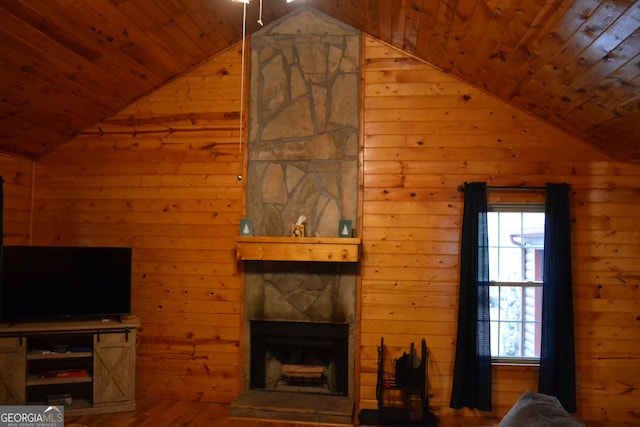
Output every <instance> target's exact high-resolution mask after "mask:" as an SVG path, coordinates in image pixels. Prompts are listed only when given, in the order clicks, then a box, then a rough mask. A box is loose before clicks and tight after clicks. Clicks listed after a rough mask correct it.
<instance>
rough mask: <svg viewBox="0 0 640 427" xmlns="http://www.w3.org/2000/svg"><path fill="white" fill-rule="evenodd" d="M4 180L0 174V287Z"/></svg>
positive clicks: (0, 286)
mask: <svg viewBox="0 0 640 427" xmlns="http://www.w3.org/2000/svg"><path fill="white" fill-rule="evenodd" d="M3 183H4V180H3V179H2V177H1V176H0V288H2V273H3V271H4V270H3V267H2V259H3V256H2V247H3V246H4V229H3V228H2V224H3V223H4V190H3V185H2V184H3Z"/></svg>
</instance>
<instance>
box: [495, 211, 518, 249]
mask: <svg viewBox="0 0 640 427" xmlns="http://www.w3.org/2000/svg"><path fill="white" fill-rule="evenodd" d="M499 214H500V221H499V222H500V246H503V247H505V246H506V247H510V246H511V247H512V246H518V247H519V246H520V242H519V240H520V239H519V237H520V235H521V234H522V213H521V212H500V213H499ZM514 237H515V238H516V239H517V240H516V241H514Z"/></svg>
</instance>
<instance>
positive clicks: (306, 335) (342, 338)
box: [249, 320, 349, 396]
mask: <svg viewBox="0 0 640 427" xmlns="http://www.w3.org/2000/svg"><path fill="white" fill-rule="evenodd" d="M250 325H251V326H250V342H251V351H250V355H251V360H250V373H249V377H250V378H249V383H250V388H251V389H259V390H273V391H295V392H306V393H322V394H333V395H342V396H346V395H347V394H348V387H349V381H348V375H349V374H348V371H349V344H348V342H349V340H348V337H349V325H348V324H341V323H320V322H285V321H262V320H254V321H251V322H250Z"/></svg>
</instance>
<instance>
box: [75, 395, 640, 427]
mask: <svg viewBox="0 0 640 427" xmlns="http://www.w3.org/2000/svg"><path fill="white" fill-rule="evenodd" d="M229 409H230V405H226V404H220V403H208V402H190V401H175V400H160V399H138V400H137V409H136V411H135V412H122V413H116V414H101V415H83V416H67V417H65V426H66V427H309V426H312V425H314V424H311V423H300V422H289V421H269V420H259V419H240V418H232V417H230V416H229ZM498 422H499V420H495V419H477V418H460V417H456V418H446V417H445V418H440V419H439V420H438V427H471V426H474V427H496V426H497V425H498ZM586 424H587V425H588V426H589V427H614V426H615V427H632V426H633V425H634V424H633V423H630V422H629V423H627V422H612V421H594V422H586ZM636 425H637V424H636ZM322 426H323V427H334V426H335V427H345V425H344V424H322Z"/></svg>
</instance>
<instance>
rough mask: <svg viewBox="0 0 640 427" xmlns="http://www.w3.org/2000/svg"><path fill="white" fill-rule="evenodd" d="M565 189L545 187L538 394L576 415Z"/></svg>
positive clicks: (566, 187)
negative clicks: (549, 397) (552, 397)
mask: <svg viewBox="0 0 640 427" xmlns="http://www.w3.org/2000/svg"><path fill="white" fill-rule="evenodd" d="M570 231H571V216H570V214H569V186H568V185H567V184H547V201H546V205H545V230H544V270H543V288H542V341H541V348H540V373H539V377H538V391H539V392H540V393H544V394H550V395H553V396H556V397H557V398H558V400H560V403H562V406H564V408H565V409H566V410H567V411H568V412H576V411H577V407H576V365H575V348H574V329H573V295H572V276H571V232H570Z"/></svg>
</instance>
